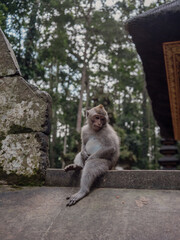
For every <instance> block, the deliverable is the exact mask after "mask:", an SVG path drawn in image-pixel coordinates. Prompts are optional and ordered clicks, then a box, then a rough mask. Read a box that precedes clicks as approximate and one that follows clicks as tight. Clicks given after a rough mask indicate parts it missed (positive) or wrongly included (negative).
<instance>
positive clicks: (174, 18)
mask: <svg viewBox="0 0 180 240" xmlns="http://www.w3.org/2000/svg"><path fill="white" fill-rule="evenodd" d="M127 30H128V32H129V34H130V35H131V36H132V40H133V42H134V43H135V46H136V49H137V52H138V54H139V55H140V57H141V60H142V63H143V68H144V72H145V80H146V85H147V91H148V94H149V96H150V99H151V102H152V109H153V114H154V117H155V119H156V121H157V124H158V125H159V127H160V134H161V136H162V138H163V144H164V146H166V149H168V146H169V142H171V143H173V144H174V143H175V141H174V140H180V1H173V2H171V3H168V4H164V5H161V6H160V7H157V8H154V9H151V10H149V11H147V12H145V13H143V14H140V15H138V16H136V17H134V18H132V19H130V20H129V21H128V23H127ZM171 146H172V145H171ZM171 148H172V147H171ZM171 150H172V149H171ZM170 152H171V153H172V151H170ZM166 153H167V151H166ZM175 153H177V151H175V152H174V154H175ZM169 155H170V154H169ZM169 155H166V158H165V159H164V160H162V159H161V160H162V161H161V160H160V164H162V165H163V166H165V165H169V164H170V165H171V163H172V164H173V165H174V163H175V162H176V163H177V162H178V159H176V160H175V158H171V160H168V157H167V156H169ZM169 159H170V158H169ZM172 159H173V160H172ZM176 163H175V165H176Z"/></svg>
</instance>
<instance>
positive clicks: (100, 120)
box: [87, 104, 108, 132]
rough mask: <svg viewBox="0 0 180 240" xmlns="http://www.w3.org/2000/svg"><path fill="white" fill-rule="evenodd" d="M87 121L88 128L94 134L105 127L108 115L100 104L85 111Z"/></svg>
mask: <svg viewBox="0 0 180 240" xmlns="http://www.w3.org/2000/svg"><path fill="white" fill-rule="evenodd" d="M87 121H88V124H89V126H90V127H91V128H92V129H93V130H94V131H96V132H98V131H100V130H101V129H102V128H104V127H105V126H106V124H107V122H108V114H107V112H106V110H105V109H104V107H103V105H102V104H100V105H98V106H97V107H94V108H91V109H90V110H89V111H87Z"/></svg>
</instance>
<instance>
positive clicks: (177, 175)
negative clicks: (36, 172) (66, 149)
mask: <svg viewBox="0 0 180 240" xmlns="http://www.w3.org/2000/svg"><path fill="white" fill-rule="evenodd" d="M80 176H81V172H74V171H70V172H67V173H66V172H64V170H62V169H54V168H48V169H47V171H46V186H59V187H79V183H80ZM94 187H98V188H125V189H167V190H180V171H179V170H122V171H119V170H110V171H108V172H107V173H106V174H104V175H103V176H102V177H100V178H98V179H97V180H96V181H95V183H94Z"/></svg>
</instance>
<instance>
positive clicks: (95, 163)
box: [66, 158, 111, 206]
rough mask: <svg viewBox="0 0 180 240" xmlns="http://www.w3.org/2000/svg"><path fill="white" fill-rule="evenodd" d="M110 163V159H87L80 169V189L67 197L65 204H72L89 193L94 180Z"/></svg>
mask: <svg viewBox="0 0 180 240" xmlns="http://www.w3.org/2000/svg"><path fill="white" fill-rule="evenodd" d="M110 164H111V163H110V161H108V160H106V159H100V158H99V159H98V158H96V159H91V160H87V161H86V163H85V166H84V168H83V171H82V177H81V184H80V190H79V191H78V192H77V193H75V194H74V195H72V196H71V197H70V198H69V202H68V204H67V205H66V206H72V205H74V204H75V203H77V202H78V201H79V200H80V199H82V198H83V197H85V196H86V195H87V194H88V193H89V191H90V188H91V186H92V184H93V182H94V180H95V179H96V178H97V177H99V176H101V175H102V174H103V173H105V172H106V171H107V170H108V169H109V168H110Z"/></svg>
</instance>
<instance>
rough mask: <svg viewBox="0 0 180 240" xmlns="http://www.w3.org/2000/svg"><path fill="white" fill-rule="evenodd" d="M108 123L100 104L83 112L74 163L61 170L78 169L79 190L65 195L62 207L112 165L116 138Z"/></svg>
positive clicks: (85, 192)
mask: <svg viewBox="0 0 180 240" xmlns="http://www.w3.org/2000/svg"><path fill="white" fill-rule="evenodd" d="M108 122H109V118H108V114H107V112H106V110H105V108H104V106H103V105H102V104H100V105H98V106H96V107H93V108H92V109H90V110H89V111H87V113H86V125H84V126H83V127H82V130H81V151H80V152H79V153H78V154H77V155H76V157H75V159H74V163H73V164H70V165H68V166H66V167H65V168H64V171H65V172H67V171H70V170H75V171H76V170H81V169H82V175H81V180H80V190H79V191H78V192H77V193H75V194H73V195H72V196H70V197H68V198H67V200H69V201H68V203H67V205H66V206H72V205H74V204H76V203H77V202H78V201H79V200H81V199H82V198H84V197H85V196H86V195H88V193H89V192H90V188H91V186H92V184H93V182H94V181H95V179H96V178H97V177H99V176H101V175H102V174H104V173H105V172H106V171H107V170H109V169H113V168H114V167H115V165H116V163H117V160H118V157H119V147H120V139H119V137H118V136H117V133H116V132H115V130H114V129H113V127H112V126H111V125H110V124H109V123H108Z"/></svg>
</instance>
